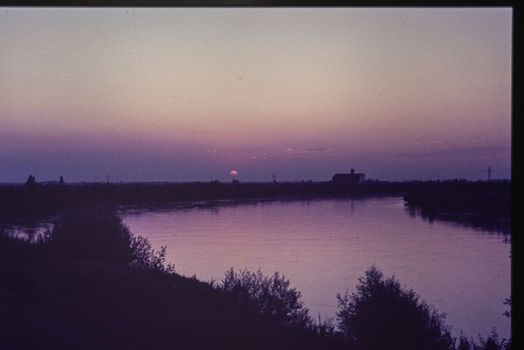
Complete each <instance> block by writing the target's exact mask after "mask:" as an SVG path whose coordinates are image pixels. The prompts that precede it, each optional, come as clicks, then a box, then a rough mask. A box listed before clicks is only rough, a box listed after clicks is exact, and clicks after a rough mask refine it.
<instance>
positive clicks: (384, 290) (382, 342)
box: [337, 266, 454, 350]
mask: <svg viewBox="0 0 524 350" xmlns="http://www.w3.org/2000/svg"><path fill="white" fill-rule="evenodd" d="M337 299H338V304H339V308H340V310H339V311H338V312H337V317H338V319H339V329H340V331H341V332H342V334H343V335H344V337H345V339H346V342H347V343H348V345H349V346H350V347H351V348H352V349H403V350H410V349H419V350H420V349H428V350H429V349H453V348H454V339H453V338H452V337H451V334H450V331H449V329H448V327H446V326H445V325H444V321H443V320H444V315H440V314H438V312H437V311H436V310H435V309H434V308H433V307H431V306H429V305H428V304H427V303H426V302H425V301H420V300H419V296H418V295H417V294H415V292H414V291H413V290H404V289H402V288H401V286H400V283H399V282H398V281H397V279H396V278H395V277H394V276H393V277H391V278H387V279H384V277H383V274H382V272H381V271H380V270H379V269H377V268H376V267H375V266H371V268H370V269H369V270H367V271H366V273H365V276H364V277H361V278H360V279H359V285H358V286H357V291H356V293H352V294H349V293H348V292H347V291H346V293H345V294H344V295H340V294H337Z"/></svg>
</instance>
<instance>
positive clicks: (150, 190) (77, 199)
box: [0, 179, 511, 222]
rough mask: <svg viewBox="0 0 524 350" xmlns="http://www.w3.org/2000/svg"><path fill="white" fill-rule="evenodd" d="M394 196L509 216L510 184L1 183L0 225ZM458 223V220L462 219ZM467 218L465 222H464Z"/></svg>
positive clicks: (429, 209) (437, 210) (445, 208)
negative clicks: (116, 212)
mask: <svg viewBox="0 0 524 350" xmlns="http://www.w3.org/2000/svg"><path fill="white" fill-rule="evenodd" d="M382 195H386V196H387V195H398V196H404V199H405V201H406V203H407V204H408V205H409V206H410V207H412V208H418V209H420V210H421V211H422V215H423V216H426V217H427V216H429V217H432V216H434V215H435V216H436V215H441V214H442V213H452V214H464V213H469V214H474V215H477V216H482V217H483V218H484V219H485V220H493V219H500V218H504V219H507V221H509V218H510V213H511V182H510V181H502V182H501V181H496V182H495V181H492V182H486V181H477V182H470V181H465V180H457V179H454V180H447V181H405V182H385V181H369V180H368V181H366V182H364V183H361V184H358V185H350V184H334V183H331V182H311V181H307V182H305V181H304V182H285V183H238V182H237V183H221V182H218V181H212V182H191V183H93V184H63V183H56V184H39V183H37V182H36V181H34V179H33V181H28V183H27V184H26V185H0V221H4V222H13V221H18V220H25V219H27V218H31V217H33V218H34V217H43V216H47V215H53V214H59V213H61V212H63V211H64V210H68V209H74V208H82V207H88V206H93V205H96V204H100V203H108V204H113V205H118V206H119V205H155V204H166V203H175V202H195V201H213V200H225V199H228V200H236V199H238V200H244V199H273V198H274V199H282V198H297V199H300V198H304V199H312V198H344V197H347V198H349V197H364V196H382ZM461 220H462V219H461ZM466 220H469V219H466Z"/></svg>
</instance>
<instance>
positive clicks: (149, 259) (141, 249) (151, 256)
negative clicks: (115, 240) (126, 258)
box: [131, 236, 175, 273]
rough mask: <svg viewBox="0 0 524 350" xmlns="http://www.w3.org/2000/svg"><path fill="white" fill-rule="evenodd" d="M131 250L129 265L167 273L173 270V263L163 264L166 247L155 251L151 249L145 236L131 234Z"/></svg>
mask: <svg viewBox="0 0 524 350" xmlns="http://www.w3.org/2000/svg"><path fill="white" fill-rule="evenodd" d="M131 251H132V256H133V261H132V262H131V265H133V266H136V267H138V268H140V269H149V270H156V271H163V272H168V273H173V272H175V266H174V265H172V264H167V265H166V264H165V261H166V252H167V248H166V247H165V246H162V247H160V250H158V251H156V250H154V249H153V247H152V246H151V243H150V242H149V240H148V239H147V238H144V237H142V236H132V237H131Z"/></svg>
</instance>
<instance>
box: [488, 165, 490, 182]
mask: <svg viewBox="0 0 524 350" xmlns="http://www.w3.org/2000/svg"><path fill="white" fill-rule="evenodd" d="M488 181H491V167H489V166H488Z"/></svg>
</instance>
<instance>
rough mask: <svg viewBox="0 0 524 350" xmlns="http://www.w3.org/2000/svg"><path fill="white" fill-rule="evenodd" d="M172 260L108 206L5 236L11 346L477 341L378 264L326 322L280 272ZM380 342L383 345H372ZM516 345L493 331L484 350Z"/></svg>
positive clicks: (0, 241) (4, 328) (1, 315)
mask: <svg viewBox="0 0 524 350" xmlns="http://www.w3.org/2000/svg"><path fill="white" fill-rule="evenodd" d="M164 258H165V251H163V250H162V249H161V250H160V251H154V250H153V249H152V248H151V245H149V243H148V242H147V240H145V239H143V238H140V237H138V236H133V235H131V234H130V232H129V230H128V229H127V228H126V226H125V225H123V224H122V222H121V220H120V219H119V218H118V217H117V216H115V214H114V212H112V211H111V210H110V208H108V207H97V208H92V209H85V210H81V211H78V212H70V213H69V214H67V215H65V216H63V217H61V218H59V219H58V221H57V222H56V223H55V225H54V228H53V231H52V232H50V233H49V235H47V236H45V237H43V238H42V239H40V240H37V241H36V242H34V243H30V242H28V241H24V240H20V239H16V238H13V237H9V236H8V235H0V295H1V296H2V298H1V299H0V310H1V312H0V325H1V327H0V348H9V349H32V348H39V349H55V348H78V349H84V348H85V349H143V348H155V349H163V348H172V347H180V348H184V349H206V348H210V347H212V348H215V349H245V348H250V349H295V348H300V349H319V348H321V349H361V348H384V347H385V345H384V344H387V346H386V347H388V348H390V349H404V350H405V349H420V348H434V349H448V350H449V349H462V348H464V347H460V344H470V345H472V344H474V341H473V340H467V339H462V338H461V339H453V338H452V337H451V336H450V333H449V330H448V329H447V328H446V325H445V324H444V322H443V319H441V318H440V316H438V315H439V313H438V312H437V311H436V310H435V309H434V308H432V307H429V306H428V305H427V304H425V302H423V301H421V300H422V299H419V297H418V296H417V295H416V294H414V292H413V291H406V290H403V289H401V288H400V283H399V282H398V281H396V280H395V279H391V278H389V279H385V278H383V276H382V274H381V273H380V271H379V270H378V269H376V268H374V267H373V268H371V269H370V270H368V271H367V272H366V275H365V276H364V277H362V279H361V280H360V286H357V293H356V294H351V295H349V294H347V293H346V294H345V295H341V296H340V297H339V308H340V309H339V312H338V313H337V315H338V317H337V319H333V320H323V321H322V322H315V321H314V320H313V319H311V318H310V316H309V315H308V310H307V309H306V308H305V307H304V304H303V302H302V301H301V295H300V292H299V291H297V290H296V289H295V288H293V287H292V286H290V282H289V280H287V279H285V278H284V277H283V276H280V275H279V274H275V275H273V276H264V275H262V274H261V273H251V272H247V271H240V272H239V273H236V272H233V271H230V272H228V273H227V274H226V275H225V277H224V280H223V281H220V282H219V283H216V282H215V283H205V282H200V281H198V280H196V279H195V278H187V277H183V276H180V275H179V274H177V273H176V272H175V271H174V270H173V267H171V266H169V265H165V264H164ZM371 287H372V288H373V289H369V288H371ZM359 288H360V289H359ZM363 288H367V289H363ZM375 289H376V290H377V292H373V290H375ZM366 290H368V291H370V293H368V292H364V291H366ZM335 292H336V291H333V293H335ZM384 293H386V294H384ZM384 295H389V296H390V297H388V298H385V299H383V298H384V297H383V296H384ZM365 300H368V301H366V302H365V303H364V304H362V305H361V303H362V302H363V301H365ZM368 303H369V304H368ZM373 305H375V306H378V307H379V309H380V310H381V312H380V315H381V316H380V319H378V320H377V319H375V315H376V313H375V312H374V311H373V309H369V307H372V308H373V307H375V306H373ZM384 317H386V318H384ZM399 319H400V320H403V321H402V322H398V320H399ZM359 322H363V323H361V324H360V325H359ZM377 322H378V323H377ZM372 325H374V326H372ZM414 329H416V331H414ZM355 332H357V333H355ZM355 334H360V336H359V337H357V338H353V337H354V335H355ZM377 341H378V342H379V343H380V344H382V345H383V346H379V347H376V346H375V347H369V346H367V345H366V344H368V345H369V344H375V345H376V344H378V343H376V342H377ZM370 342H371V343H370ZM406 344H411V345H410V346H407V347H406ZM490 344H491V345H490ZM493 344H495V347H493ZM488 345H489V346H488ZM506 345H507V342H506V341H504V340H499V339H498V338H497V336H495V335H490V336H489V337H488V338H487V339H484V340H481V344H480V345H479V346H480V347H478V349H488V348H489V349H492V348H493V349H507V347H506Z"/></svg>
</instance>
